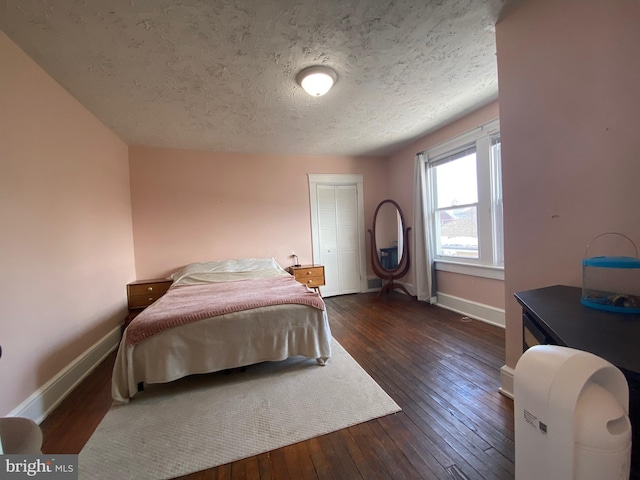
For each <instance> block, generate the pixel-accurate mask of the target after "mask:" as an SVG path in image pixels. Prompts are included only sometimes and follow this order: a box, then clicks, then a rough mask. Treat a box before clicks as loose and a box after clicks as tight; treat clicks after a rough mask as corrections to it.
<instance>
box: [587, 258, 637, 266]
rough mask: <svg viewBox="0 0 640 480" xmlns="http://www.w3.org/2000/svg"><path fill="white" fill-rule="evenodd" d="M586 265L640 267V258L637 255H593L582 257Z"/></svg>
mask: <svg viewBox="0 0 640 480" xmlns="http://www.w3.org/2000/svg"><path fill="white" fill-rule="evenodd" d="M582 265H583V266H586V267H601V268H640V258H635V257H591V258H584V259H582Z"/></svg>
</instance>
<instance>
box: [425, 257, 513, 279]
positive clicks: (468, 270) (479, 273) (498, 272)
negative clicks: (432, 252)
mask: <svg viewBox="0 0 640 480" xmlns="http://www.w3.org/2000/svg"><path fill="white" fill-rule="evenodd" d="M435 264H436V270H439V271H441V272H450V273H458V274H461V275H470V276H472V277H482V278H490V279H493V280H504V267H493V266H488V265H476V264H472V263H462V262H451V261H447V260H435Z"/></svg>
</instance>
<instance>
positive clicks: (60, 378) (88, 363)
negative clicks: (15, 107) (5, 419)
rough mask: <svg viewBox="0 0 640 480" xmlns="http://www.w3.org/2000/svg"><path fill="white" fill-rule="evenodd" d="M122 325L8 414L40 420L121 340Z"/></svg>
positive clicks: (35, 420)
mask: <svg viewBox="0 0 640 480" xmlns="http://www.w3.org/2000/svg"><path fill="white" fill-rule="evenodd" d="M120 333H121V327H119V326H118V327H115V328H114V329H113V330H111V331H110V332H109V333H107V334H106V335H105V336H104V337H102V338H101V339H100V340H98V341H97V342H96V343H95V344H94V345H92V346H91V347H90V348H88V349H87V350H86V351H85V352H84V353H83V354H82V355H80V356H79V357H78V358H76V359H75V360H74V361H73V362H71V363H70V364H69V365H67V366H66V367H65V368H63V369H62V370H61V371H60V372H59V373H58V374H57V375H55V376H54V377H53V378H52V379H51V380H49V381H48V382H47V383H45V384H44V385H42V386H41V387H40V388H39V389H38V390H36V391H35V392H33V393H32V394H31V395H30V396H29V397H28V398H27V399H26V400H25V401H24V402H22V403H21V404H20V405H18V406H17V407H16V408H14V409H13V410H12V411H11V412H10V413H9V415H8V416H9V417H26V418H30V419H31V420H33V421H34V422H36V423H41V422H42V421H43V420H44V419H45V418H46V417H47V415H49V413H51V411H52V410H53V409H54V408H56V406H58V404H59V403H60V402H61V401H62V400H63V399H64V398H65V397H66V396H67V395H68V394H69V393H70V392H71V391H72V390H73V389H74V388H75V387H76V385H78V384H79V383H80V382H81V381H82V380H84V378H85V377H86V376H87V375H89V373H91V372H92V371H93V370H94V369H95V368H96V367H97V366H98V365H100V363H101V362H102V361H103V360H104V359H105V358H106V357H107V355H109V354H110V353H111V352H113V351H114V350H115V349H116V348H117V347H118V344H119V343H120V336H121V335H120Z"/></svg>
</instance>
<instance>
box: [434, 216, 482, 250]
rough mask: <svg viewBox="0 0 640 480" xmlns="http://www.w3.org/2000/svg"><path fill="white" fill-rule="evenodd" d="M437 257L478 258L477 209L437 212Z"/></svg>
mask: <svg viewBox="0 0 640 480" xmlns="http://www.w3.org/2000/svg"><path fill="white" fill-rule="evenodd" d="M435 213H436V222H437V225H436V227H437V228H438V235H437V242H438V255H443V256H449V257H466V258H478V209H477V207H475V206H474V207H465V208H447V209H443V210H437V211H436V212H435Z"/></svg>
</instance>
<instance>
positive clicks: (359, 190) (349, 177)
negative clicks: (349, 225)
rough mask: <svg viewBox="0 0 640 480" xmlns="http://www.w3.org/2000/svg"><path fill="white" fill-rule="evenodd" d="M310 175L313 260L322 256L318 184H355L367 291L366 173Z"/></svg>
mask: <svg viewBox="0 0 640 480" xmlns="http://www.w3.org/2000/svg"><path fill="white" fill-rule="evenodd" d="M307 176H308V177H309V205H310V209H311V243H312V245H311V246H312V250H313V262H314V263H316V259H319V258H320V240H319V236H320V234H319V230H320V228H319V225H318V198H317V187H318V185H329V186H344V185H354V186H355V187H356V196H357V202H358V219H357V222H358V226H357V229H358V232H357V234H358V249H359V254H360V255H359V256H360V258H359V259H358V260H359V263H360V293H362V292H366V291H367V261H366V260H367V257H366V255H367V253H366V244H365V227H364V175H363V174H314V173H309V174H307Z"/></svg>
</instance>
